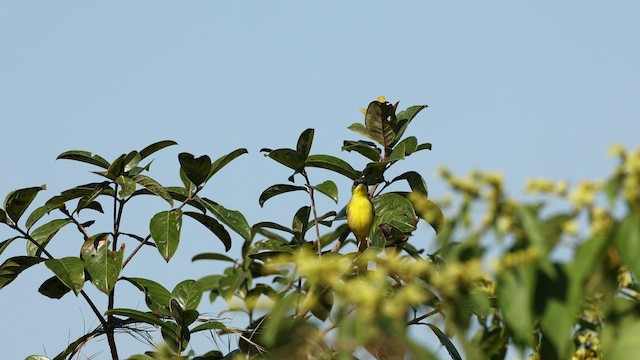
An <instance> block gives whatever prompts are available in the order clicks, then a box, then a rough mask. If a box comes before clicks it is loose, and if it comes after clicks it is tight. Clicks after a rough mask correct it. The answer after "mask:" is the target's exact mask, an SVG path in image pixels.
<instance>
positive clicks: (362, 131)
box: [347, 123, 378, 161]
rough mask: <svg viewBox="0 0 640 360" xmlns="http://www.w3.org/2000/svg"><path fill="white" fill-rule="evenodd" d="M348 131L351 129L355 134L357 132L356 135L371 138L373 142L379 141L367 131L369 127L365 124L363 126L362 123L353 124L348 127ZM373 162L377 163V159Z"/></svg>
mask: <svg viewBox="0 0 640 360" xmlns="http://www.w3.org/2000/svg"><path fill="white" fill-rule="evenodd" d="M347 129H349V130H351V131H354V132H356V133H358V134H360V135H362V136H364V137H366V138H369V139H371V140H373V141H378V140H377V138H376V136H375V135H373V134H372V133H371V132H370V131H369V130H367V127H366V126H364V124H362V123H353V124H351V125H349V126H348V127H347ZM372 160H374V161H375V159H372Z"/></svg>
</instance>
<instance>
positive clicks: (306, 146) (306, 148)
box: [296, 129, 314, 160]
mask: <svg viewBox="0 0 640 360" xmlns="http://www.w3.org/2000/svg"><path fill="white" fill-rule="evenodd" d="M313 133H314V130H313V129H306V130H305V131H303V132H302V134H300V137H299V138H298V145H297V146H296V151H297V152H299V153H300V154H302V158H303V159H305V160H306V159H307V156H309V152H311V144H313Z"/></svg>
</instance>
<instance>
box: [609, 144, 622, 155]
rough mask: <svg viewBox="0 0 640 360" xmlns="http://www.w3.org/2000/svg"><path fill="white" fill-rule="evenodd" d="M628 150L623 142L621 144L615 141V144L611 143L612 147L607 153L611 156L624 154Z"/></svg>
mask: <svg viewBox="0 0 640 360" xmlns="http://www.w3.org/2000/svg"><path fill="white" fill-rule="evenodd" d="M625 152H626V150H625V148H624V146H623V145H622V144H620V143H619V142H617V143H614V144H613V145H611V147H610V148H609V150H607V155H609V156H615V157H618V156H622V155H624V153H625Z"/></svg>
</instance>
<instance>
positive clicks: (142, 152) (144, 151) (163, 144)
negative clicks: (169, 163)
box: [140, 140, 178, 159]
mask: <svg viewBox="0 0 640 360" xmlns="http://www.w3.org/2000/svg"><path fill="white" fill-rule="evenodd" d="M172 145H178V143H177V142H175V141H172V140H162V141H158V142H156V143H153V144H151V145H149V146H147V147H145V148H144V149H142V150H140V159H144V158H146V157H147V156H149V155H151V154H153V153H154V152H156V151H158V150H160V149H164V148H166V147H167V146H172Z"/></svg>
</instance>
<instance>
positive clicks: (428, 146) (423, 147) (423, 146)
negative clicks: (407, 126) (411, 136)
mask: <svg viewBox="0 0 640 360" xmlns="http://www.w3.org/2000/svg"><path fill="white" fill-rule="evenodd" d="M421 150H431V143H424V144H420V145H418V147H416V151H421Z"/></svg>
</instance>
